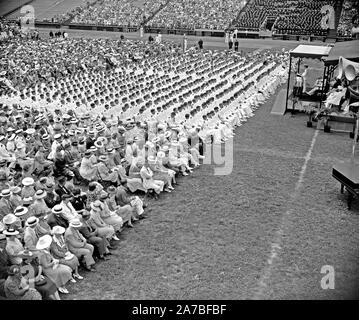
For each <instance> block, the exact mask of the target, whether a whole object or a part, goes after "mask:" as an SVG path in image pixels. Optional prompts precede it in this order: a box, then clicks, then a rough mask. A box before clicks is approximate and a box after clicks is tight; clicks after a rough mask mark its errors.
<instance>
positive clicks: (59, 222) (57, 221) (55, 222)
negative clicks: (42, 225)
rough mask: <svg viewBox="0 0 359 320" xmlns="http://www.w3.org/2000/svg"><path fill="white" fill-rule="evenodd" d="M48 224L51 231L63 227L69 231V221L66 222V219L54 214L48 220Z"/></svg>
mask: <svg viewBox="0 0 359 320" xmlns="http://www.w3.org/2000/svg"><path fill="white" fill-rule="evenodd" d="M47 224H48V225H49V226H50V227H51V229H52V228H53V227H54V226H61V227H63V228H65V229H67V227H68V226H69V223H68V222H67V220H65V219H64V218H62V217H60V216H57V215H55V214H53V213H51V214H49V216H48V218H47Z"/></svg>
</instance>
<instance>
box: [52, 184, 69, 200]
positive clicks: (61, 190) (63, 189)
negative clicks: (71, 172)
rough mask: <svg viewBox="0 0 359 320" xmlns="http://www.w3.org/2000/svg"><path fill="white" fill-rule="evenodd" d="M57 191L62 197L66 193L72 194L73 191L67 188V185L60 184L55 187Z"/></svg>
mask: <svg viewBox="0 0 359 320" xmlns="http://www.w3.org/2000/svg"><path fill="white" fill-rule="evenodd" d="M55 192H56V193H57V194H58V195H59V196H60V197H62V196H63V195H64V194H70V195H71V192H70V190H69V189H67V188H66V187H65V186H60V185H58V186H57V188H56V189H55Z"/></svg>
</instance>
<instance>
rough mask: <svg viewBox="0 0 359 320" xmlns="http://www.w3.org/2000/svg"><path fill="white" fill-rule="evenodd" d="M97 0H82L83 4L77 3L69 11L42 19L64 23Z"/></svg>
mask: <svg viewBox="0 0 359 320" xmlns="http://www.w3.org/2000/svg"><path fill="white" fill-rule="evenodd" d="M98 1H99V0H83V4H82V5H79V6H77V7H75V8H73V9H72V10H71V11H68V12H65V13H60V14H56V15H55V16H54V17H52V18H51V19H43V21H51V22H58V23H64V22H67V21H70V20H72V19H73V18H74V17H75V16H77V15H79V14H81V12H82V11H84V10H87V9H88V8H91V7H92V6H94V5H95V4H96V2H98Z"/></svg>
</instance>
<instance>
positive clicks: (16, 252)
mask: <svg viewBox="0 0 359 320" xmlns="http://www.w3.org/2000/svg"><path fill="white" fill-rule="evenodd" d="M3 234H4V235H5V236H6V247H5V249H6V252H7V254H8V256H9V258H10V261H11V263H12V264H16V265H21V263H22V258H21V254H20V253H21V252H22V251H24V246H23V245H22V243H21V241H20V240H19V239H18V238H17V237H16V236H17V235H19V231H16V230H14V229H7V230H4V231H3Z"/></svg>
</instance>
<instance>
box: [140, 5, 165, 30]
mask: <svg viewBox="0 0 359 320" xmlns="http://www.w3.org/2000/svg"><path fill="white" fill-rule="evenodd" d="M170 2H171V0H168V1H167V2H166V3H165V4H164V5H163V6H161V7H159V8H158V9H157V10H156V11H155V12H154V13H153V14H152V15H151V16H150V17H148V18H147V19H146V20H145V21H144V22H143V23H142V24H141V25H143V26H145V25H146V24H147V23H148V22H150V21H151V20H152V19H153V18H154V17H155V16H156V15H157V14H158V13H159V12H160V11H161V10H163V9H164V8H166V7H167V5H168V4H169V3H170Z"/></svg>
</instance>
